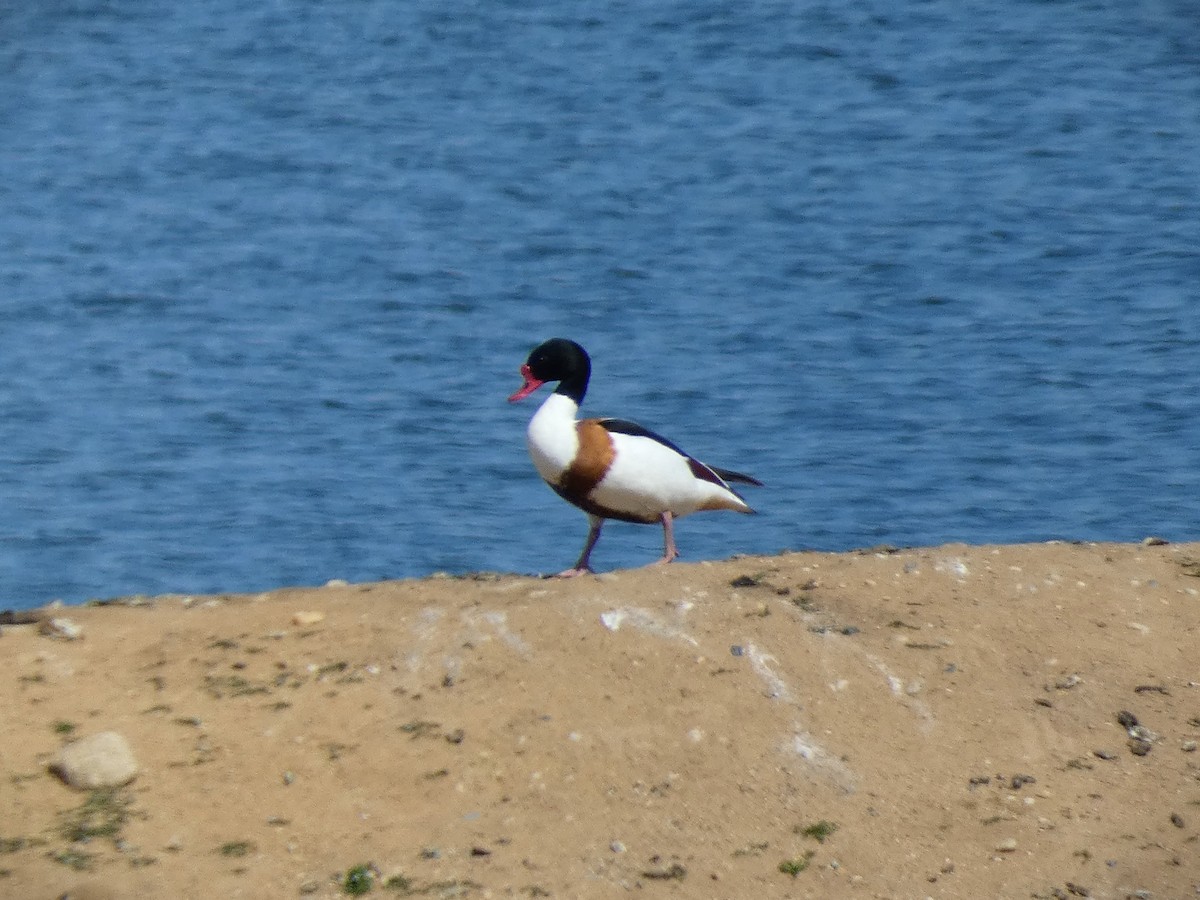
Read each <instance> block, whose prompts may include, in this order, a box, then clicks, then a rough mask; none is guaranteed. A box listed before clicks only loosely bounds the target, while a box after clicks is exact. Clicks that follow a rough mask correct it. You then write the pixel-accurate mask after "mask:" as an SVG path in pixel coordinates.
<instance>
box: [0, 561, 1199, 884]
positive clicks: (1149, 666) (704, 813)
mask: <svg viewBox="0 0 1200 900" xmlns="http://www.w3.org/2000/svg"><path fill="white" fill-rule="evenodd" d="M1198 561H1200V544H1174V545H1165V546H1146V545H1111V544H1065V543H1051V544H1039V545H1029V546H1001V547H987V546H985V547H969V546H963V545H951V546H944V547H936V548H926V549H912V550H902V551H898V552H897V551H892V550H888V549H880V550H872V551H866V552H862V553H848V554H821V553H795V554H787V555H782V556H776V557H754V558H741V559H734V560H729V561H724V562H719V563H700V564H682V565H681V564H676V565H673V566H669V567H665V568H652V569H645V570H636V571H623V572H617V573H612V574H608V575H603V576H600V577H584V578H578V579H574V580H569V581H558V580H539V579H535V578H529V577H521V576H511V575H502V576H493V575H480V576H475V577H471V578H445V577H431V578H426V579H422V580H417V581H399V582H386V583H380V584H356V585H331V586H327V587H324V588H320V589H288V590H279V591H274V592H271V593H266V594H259V595H245V596H242V595H238V596H233V595H230V596H220V597H193V598H181V597H160V598H154V599H152V600H135V601H125V602H123V603H115V604H110V605H102V606H92V607H87V608H69V609H63V610H57V611H51V612H50V614H51V615H57V616H66V617H68V618H70V619H71V620H72V621H74V622H75V623H76V624H77V625H79V626H80V627H81V628H82V632H83V636H82V638H80V639H77V640H62V639H60V638H55V637H52V636H48V635H46V634H43V633H42V632H41V631H40V630H39V626H38V625H37V624H29V625H7V626H4V627H3V629H2V633H0V659H2V660H3V667H2V669H0V768H2V769H3V779H2V780H0V897H5V898H22V900H24V898H55V897H59V896H61V895H63V894H64V893H69V894H70V896H72V897H76V898H102V897H108V898H111V897H120V898H135V897H136V898H146V897H154V898H203V900H208V898H227V897H228V898H233V897H247V898H274V897H305V896H307V897H314V898H330V897H343V896H348V895H349V892H350V891H353V890H356V889H358V890H363V889H370V891H369V895H370V896H379V897H392V896H395V897H402V896H423V897H451V896H461V897H480V898H483V897H566V898H572V897H610V896H622V895H626V894H634V895H638V896H644V897H656V896H663V897H712V898H771V897H813V898H837V897H849V898H858V897H861V898H923V897H934V898H1008V897H1013V898H1030V897H1034V898H1072V897H1095V898H1125V897H1153V898H1184V897H1195V896H1197V895H1198V891H1200V841H1198V839H1197V838H1198V836H1200V752H1198V751H1197V750H1196V741H1197V740H1200V563H1198ZM1122 713H1125V714H1127V715H1124V716H1121V718H1122V719H1123V720H1124V723H1125V724H1121V723H1120V722H1118V716H1119V715H1120V714H1122ZM1130 715H1132V717H1133V718H1130ZM1134 719H1136V726H1137V727H1136V728H1135V727H1133V726H1134ZM1131 728H1132V729H1133V736H1132V737H1131ZM105 730H114V731H117V732H119V733H120V734H122V735H124V736H125V738H126V739H127V740H128V741H129V743H130V745H131V746H132V748H133V750H134V753H135V755H136V757H137V760H138V763H139V765H140V769H141V771H140V774H139V775H138V777H137V778H136V780H134V781H133V782H132V783H131V784H130V785H128V786H127V787H125V788H121V789H119V790H116V791H108V792H105V791H100V792H94V793H88V792H80V791H77V790H74V789H72V788H69V787H67V786H66V785H64V784H63V783H62V782H61V781H59V779H58V778H56V777H55V776H54V775H52V774H50V773H49V772H48V771H47V765H48V763H49V762H50V760H51V759H52V758H53V756H54V755H55V753H56V752H57V750H58V748H59V747H60V746H62V745H63V744H64V743H65V742H67V741H70V740H73V739H76V738H79V737H84V736H87V735H89V734H93V733H95V732H99V731H105ZM356 867H358V868H356Z"/></svg>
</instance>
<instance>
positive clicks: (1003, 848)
mask: <svg viewBox="0 0 1200 900" xmlns="http://www.w3.org/2000/svg"><path fill="white" fill-rule="evenodd" d="M1016 849H1017V839H1016V838H1005V839H1004V840H1002V841H1001V842H1000V843H998V844H997V845H996V851H997V852H999V853H1012V852H1013V851H1014V850H1016Z"/></svg>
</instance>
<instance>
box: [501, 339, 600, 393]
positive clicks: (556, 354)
mask: <svg viewBox="0 0 1200 900" xmlns="http://www.w3.org/2000/svg"><path fill="white" fill-rule="evenodd" d="M591 374H592V361H591V359H590V358H589V357H588V355H587V351H586V350H584V349H583V348H582V347H580V346H579V345H578V344H577V343H575V342H574V341H569V340H567V339H566V338H551V339H550V340H548V341H546V342H545V343H543V344H539V345H538V346H537V347H535V348H534V349H533V352H532V353H530V354H529V358H528V359H527V360H526V361H525V365H523V366H521V377H522V378H524V379H525V384H524V385H522V386H521V389H520V390H519V391H517V392H516V393H515V394H513V395H512V396H511V397H509V398H508V399H509V400H510V401H514V400H522V399H524V398H525V397H528V396H529V395H530V394H532V393H533V392H534V391H536V390H537V389H538V388H540V387H541V386H542V385H543V384H545V383H546V382H548V381H557V382H558V383H559V384H558V387H557V388H556V389H555V391H554V393H556V394H566V395H567V396H568V397H570V398H571V399H572V400H574V401H575V402H576V403H582V402H583V396H584V394H586V393H587V386H588V379H589V378H590V377H591Z"/></svg>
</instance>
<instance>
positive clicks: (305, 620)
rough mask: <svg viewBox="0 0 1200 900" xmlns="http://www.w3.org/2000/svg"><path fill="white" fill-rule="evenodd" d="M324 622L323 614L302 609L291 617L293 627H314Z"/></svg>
mask: <svg viewBox="0 0 1200 900" xmlns="http://www.w3.org/2000/svg"><path fill="white" fill-rule="evenodd" d="M324 621H325V613H323V612H317V611H315V610H306V609H302V610H300V611H299V612H297V613H296V614H295V615H294V616H292V624H293V625H316V624H317V623H318V622H324Z"/></svg>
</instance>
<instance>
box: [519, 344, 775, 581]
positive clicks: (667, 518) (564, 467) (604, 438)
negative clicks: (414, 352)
mask: <svg viewBox="0 0 1200 900" xmlns="http://www.w3.org/2000/svg"><path fill="white" fill-rule="evenodd" d="M520 373H521V378H522V379H523V382H524V383H523V384H522V385H521V387H520V388H519V389H518V390H517V391H516V393H514V394H513V395H512V396H510V397H509V398H508V400H509V402H510V403H515V402H517V401H519V400H524V399H525V398H526V397H528V396H529V395H530V394H532V393H533V392H534V391H536V390H537V389H538V388H540V387H542V385H544V384H547V383H552V382H558V386H557V387H556V388H555V389H554V391H553V393H551V394H550V396H549V397H547V398H546V399H545V401H543V403H542V405H541V406H540V407H539V408H538V411H537V412H536V413H535V414H534V416H533V418H532V419H531V420H530V421H529V428H528V430H527V432H526V443H527V445H528V448H529V455H530V457H531V458H532V460H533V465H534V468H535V469H537V472H538V474H539V475H540V476H541V477H542V480H543V481H545V482H546V483H547V484H548V485H550V487H551V488H553V489H554V491H555V492H556V493H557V494H558V495H559V496H560V497H562V498H563V499H564V500H566V501H568V502H569V503H572V504H574V505H575V506H577V507H579V508H580V509H582V510H583V511H584V512H585V513H587V515H588V533H587V539H586V540H585V542H584V545H583V552H582V553H580V555H579V559H578V560H577V561H576V562H575V565H574V566H572V567H571V568H570V569H567V570H565V571H563V572H560V573H558V576H557V577H560V578H570V577H573V576H576V575H582V574H585V573H589V572H592V567H591V556H592V550H593V549H594V548H595V546H596V542H597V541H598V540H599V539H600V530H601V529H602V528H603V527H604V523H605V521H607V520H609V519H617V520H619V521H622V522H633V523H636V524H639V525H655V524H658V525H661V526H662V530H663V555H662V558H661V559H659V560H657V561H656V562H654V563H652V564H651V565H664V564H666V563H669V562H671V561H672V560H674V559H676V558H677V557H678V556H679V550H678V548H677V547H676V545H675V536H674V523H675V520H676V519H680V518H682V517H684V516H687V515H691V514H692V513H694V512H700V511H702V510H719V509H727V510H732V511H734V512H739V513H747V514H750V513H753V512H754V510H753V509H751V507H750V505H749V504H748V503H747V502H746V501H745V499H744V498H743V497H742V496H741V495H740V494H738V492H737V491H735V490H734V489H733V488H731V487H730V486H729V485H730V483H731V482H732V483H736V484H748V485H754V486H757V487H761V486H762V482H761V481H759V480H758V479H756V478H752V477H751V476H749V475H744V474H742V473H741V472H734V471H732V470H730V469H719V468H717V467H716V466H710V465H706V464H705V463H702V462H700V460H698V459H696V458H695V457H693V456H690V455H689V454H687V453H686V452H684V451H683V450H682V449H680V447H679V446H677V445H676V444H674V443H672V442H671V441H669V440H667V439H666V438H664V437H662V436H661V435H658V434H655V433H654V432H653V431H651V430H650V429H648V428H643V427H642V426H641V425H638V424H637V423H635V422H630V421H627V420H625V419H613V418H604V419H586V418H585V419H580V418H578V414H579V408H580V406H581V405H582V404H583V398H584V396H585V395H586V394H587V389H588V381H589V380H590V378H591V374H592V361H591V357H589V356H588V354H587V351H586V350H584V349H583V347H581V346H580V345H579V344H577V343H576V342H575V341H572V340H568V339H567V338H551V339H550V340H548V341H545V342H544V343H542V344H539V345H538V346H537V347H535V348H534V349H533V351H532V352H530V354H529V357H528V358H527V359H526V361H525V363H524V364H523V365H522V366H521V368H520Z"/></svg>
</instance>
